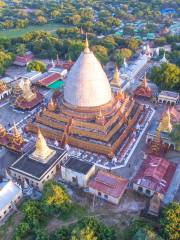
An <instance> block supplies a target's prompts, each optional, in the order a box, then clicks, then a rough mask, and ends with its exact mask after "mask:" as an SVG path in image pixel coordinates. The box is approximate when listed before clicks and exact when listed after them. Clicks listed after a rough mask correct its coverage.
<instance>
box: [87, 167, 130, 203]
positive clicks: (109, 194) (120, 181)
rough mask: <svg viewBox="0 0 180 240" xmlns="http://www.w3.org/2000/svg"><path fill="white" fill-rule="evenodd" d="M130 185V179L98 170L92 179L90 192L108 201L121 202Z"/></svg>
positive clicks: (89, 185)
mask: <svg viewBox="0 0 180 240" xmlns="http://www.w3.org/2000/svg"><path fill="white" fill-rule="evenodd" d="M127 185H128V180H127V179H125V178H122V177H120V176H115V175H113V174H111V173H108V172H104V171H98V173H97V175H96V176H95V177H94V178H93V179H91V180H90V182H89V184H88V187H89V192H90V193H92V194H94V195H96V196H97V197H99V198H101V199H104V200H106V201H108V202H111V203H114V204H119V201H120V199H121V197H122V196H123V194H124V192H125V190H126V188H127Z"/></svg>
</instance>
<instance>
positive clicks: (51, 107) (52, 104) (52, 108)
mask: <svg viewBox="0 0 180 240" xmlns="http://www.w3.org/2000/svg"><path fill="white" fill-rule="evenodd" d="M56 107H57V105H56V103H55V102H54V101H53V99H52V98H51V100H50V102H49V103H48V110H49V111H51V112H54V111H55V110H56Z"/></svg>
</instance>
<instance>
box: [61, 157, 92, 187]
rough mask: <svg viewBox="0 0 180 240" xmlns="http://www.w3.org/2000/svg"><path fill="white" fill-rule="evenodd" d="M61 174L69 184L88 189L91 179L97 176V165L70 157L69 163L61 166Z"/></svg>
mask: <svg viewBox="0 0 180 240" xmlns="http://www.w3.org/2000/svg"><path fill="white" fill-rule="evenodd" d="M61 174H62V178H63V179H64V180H66V181H67V182H71V183H73V184H77V185H78V186H80V187H86V186H87V183H88V181H89V179H90V177H92V175H94V174H95V165H94V164H92V163H89V162H84V161H81V160H80V159H78V158H75V157H69V159H68V160H67V162H66V163H65V164H64V165H62V166H61Z"/></svg>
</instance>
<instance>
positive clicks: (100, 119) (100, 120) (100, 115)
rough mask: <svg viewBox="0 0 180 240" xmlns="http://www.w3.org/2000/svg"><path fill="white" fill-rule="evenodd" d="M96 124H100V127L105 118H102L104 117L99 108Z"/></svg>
mask: <svg viewBox="0 0 180 240" xmlns="http://www.w3.org/2000/svg"><path fill="white" fill-rule="evenodd" d="M96 122H97V123H100V124H102V125H104V124H105V117H104V115H103V114H102V111H101V108H100V109H99V114H98V115H97V116H96Z"/></svg>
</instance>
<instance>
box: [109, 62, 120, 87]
mask: <svg viewBox="0 0 180 240" xmlns="http://www.w3.org/2000/svg"><path fill="white" fill-rule="evenodd" d="M111 85H112V86H115V87H121V82H120V73H119V70H118V67H117V66H116V69H115V72H114V76H113V80H112V81H111Z"/></svg>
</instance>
